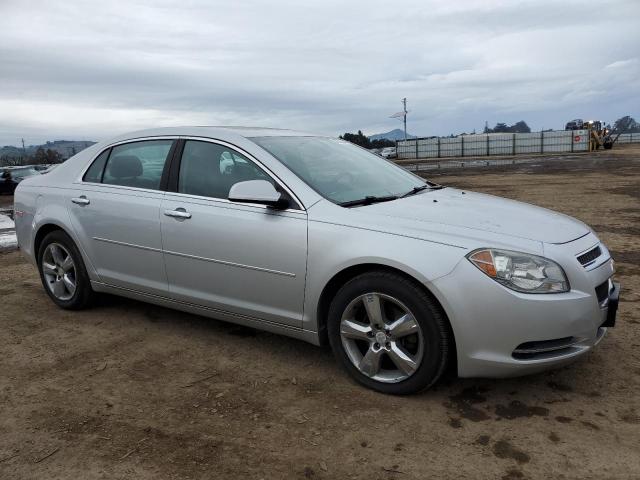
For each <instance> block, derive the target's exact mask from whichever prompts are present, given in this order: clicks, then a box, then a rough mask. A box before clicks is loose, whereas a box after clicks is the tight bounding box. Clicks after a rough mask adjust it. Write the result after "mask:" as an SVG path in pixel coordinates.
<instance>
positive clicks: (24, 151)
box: [22, 138, 27, 155]
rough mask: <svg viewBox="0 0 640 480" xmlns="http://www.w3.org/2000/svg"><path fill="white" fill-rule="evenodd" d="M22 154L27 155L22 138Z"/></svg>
mask: <svg viewBox="0 0 640 480" xmlns="http://www.w3.org/2000/svg"><path fill="white" fill-rule="evenodd" d="M22 153H24V154H25V155H26V154H27V151H26V150H25V148H24V138H23V139H22Z"/></svg>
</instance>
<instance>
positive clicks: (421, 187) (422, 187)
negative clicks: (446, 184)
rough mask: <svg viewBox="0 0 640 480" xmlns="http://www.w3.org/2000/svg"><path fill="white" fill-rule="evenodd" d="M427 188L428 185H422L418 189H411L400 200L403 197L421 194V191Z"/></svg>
mask: <svg viewBox="0 0 640 480" xmlns="http://www.w3.org/2000/svg"><path fill="white" fill-rule="evenodd" d="M429 187H430V185H428V184H426V183H425V184H424V185H420V186H419V187H413V188H412V189H411V190H409V191H408V192H407V193H405V194H404V195H401V196H400V198H404V197H408V196H411V195H415V194H416V193H418V192H421V191H423V190H425V189H427V188H429Z"/></svg>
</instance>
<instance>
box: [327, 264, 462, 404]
mask: <svg viewBox="0 0 640 480" xmlns="http://www.w3.org/2000/svg"><path fill="white" fill-rule="evenodd" d="M328 333H329V342H330V343H331V347H332V349H333V352H334V354H335V356H336V358H337V359H338V361H339V362H340V363H341V364H342V365H343V367H344V368H345V369H346V370H347V372H349V374H350V375H351V376H352V377H353V378H354V379H355V380H356V381H358V382H359V383H361V384H363V385H365V386H367V387H369V388H372V389H374V390H377V391H379V392H383V393H390V394H396V395H403V394H410V393H415V392H418V391H420V390H423V389H425V388H428V387H430V386H431V385H433V384H434V383H435V382H436V381H437V380H438V378H440V376H441V375H442V373H443V372H444V370H445V368H446V365H447V359H448V356H449V348H450V344H451V339H450V334H449V328H448V323H447V320H446V318H445V317H444V315H443V313H442V311H441V309H440V308H439V306H438V305H437V304H436V302H435V301H434V300H433V299H432V298H431V297H430V296H429V295H428V293H427V292H425V291H424V289H423V288H421V287H420V286H419V285H418V284H417V283H416V282H414V281H412V280H410V279H407V278H405V277H403V276H401V275H398V274H395V273H389V272H382V271H381V272H369V273H365V274H362V275H359V276H357V277H355V278H353V279H352V280H350V281H349V282H347V283H346V284H345V285H344V286H343V287H342V288H341V289H340V290H339V291H338V293H337V294H336V296H335V298H334V300H333V302H332V303H331V306H330V308H329V318H328Z"/></svg>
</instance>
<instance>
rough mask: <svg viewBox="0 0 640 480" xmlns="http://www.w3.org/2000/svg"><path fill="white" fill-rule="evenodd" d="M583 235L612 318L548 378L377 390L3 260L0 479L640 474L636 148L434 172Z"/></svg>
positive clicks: (325, 358)
mask: <svg viewBox="0 0 640 480" xmlns="http://www.w3.org/2000/svg"><path fill="white" fill-rule="evenodd" d="M430 178H432V179H434V180H435V181H437V182H440V183H443V184H445V185H451V186H457V187H461V188H465V189H473V190H478V191H483V192H488V193H493V194H497V195H502V196H505V197H509V198H515V199H519V200H524V201H527V202H531V203H534V204H538V205H542V206H545V207H550V208H554V209H556V210H559V211H562V212H564V213H567V214H569V215H573V216H575V217H577V218H579V219H581V220H583V221H585V222H587V223H589V224H590V225H592V226H593V227H594V228H595V229H596V231H597V232H598V233H599V235H600V236H601V238H602V240H604V241H605V242H606V244H607V245H608V246H609V247H610V249H611V251H612V254H613V256H614V258H615V259H616V261H617V268H618V274H617V278H618V279H619V280H620V281H621V283H622V286H623V290H622V301H621V305H620V311H619V315H618V325H617V326H616V328H615V329H613V330H611V331H610V332H609V335H608V336H607V338H605V340H604V341H603V342H602V343H601V345H600V347H599V348H597V349H596V350H595V351H594V352H592V353H591V354H590V355H588V356H587V357H586V358H584V359H582V360H580V361H578V362H577V363H575V364H573V365H571V366H569V367H566V368H564V369H562V370H559V371H554V372H547V373H544V374H539V375H535V376H529V377H524V378H518V379H510V380H483V379H477V380H458V379H453V378H450V379H447V380H445V381H444V382H442V383H441V384H439V385H438V386H437V387H436V388H434V389H432V390H431V391H428V392H424V393H422V394H420V395H415V396H411V397H390V396H384V395H381V394H377V393H374V392H372V391H369V390H366V389H364V388H362V387H360V386H357V385H356V384H354V383H353V382H352V381H351V380H349V379H348V378H347V376H346V374H344V373H343V372H342V371H341V370H340V369H339V368H338V365H337V364H336V363H335V362H334V360H333V358H332V355H331V353H330V352H329V350H327V349H321V348H316V347H313V346H310V345H307V344H305V343H303V342H300V341H296V340H292V339H289V338H285V337H279V336H276V335H271V334H267V333H262V332H257V331H254V330H250V329H246V328H239V327H237V326H234V325H231V324H227V323H223V322H218V321H214V320H210V319H205V318H202V317H198V316H194V315H188V314H185V313H180V312H175V311H172V310H168V309H164V308H160V307H155V306H151V305H146V304H143V303H139V302H135V301H130V300H124V299H119V298H115V297H105V298H104V299H102V300H101V302H100V304H99V305H98V306H96V307H95V308H93V309H91V310H88V311H84V312H67V311H63V310H60V309H57V308H56V307H54V305H53V304H52V303H51V302H50V301H49V300H48V298H47V297H46V296H45V294H44V292H43V289H42V287H41V285H40V282H39V279H38V276H37V274H36V271H35V269H34V268H33V267H31V265H29V264H27V263H26V262H25V261H24V260H23V259H22V258H21V256H20V254H19V253H17V252H13V253H6V254H2V255H0V331H1V332H2V335H0V478H3V479H22V478H25V479H26V478H47V479H53V478H69V479H78V478H82V479H94V478H96V479H97V478H104V479H107V478H108V479H112V478H123V479H124V478H127V479H130V478H135V479H161V478H162V479H164V478H179V479H186V478H192V479H196V478H197V479H200V478H202V479H204V478H233V479H236V478H256V479H260V478H264V479H272V478H301V479H304V478H311V479H323V478H326V479H329V478H331V479H346V478H366V479H427V478H447V479H448V478H451V479H454V478H455V479H459V478H469V479H478V478H503V479H512V480H516V479H524V478H563V479H572V478H576V479H577V478H580V479H585V478H593V479H602V478H616V479H623V478H639V477H640V348H639V347H640V147H631V148H620V149H618V150H614V151H612V152H606V153H605V152H598V153H596V154H591V155H585V156H582V157H579V158H578V159H565V160H562V159H552V160H548V161H545V162H542V161H541V162H540V163H528V164H523V165H516V166H513V167H507V168H491V167H489V168H486V169H482V170H476V171H470V170H463V169H460V170H455V171H449V172H448V173H447V174H446V175H440V176H437V177H436V176H431V177H430Z"/></svg>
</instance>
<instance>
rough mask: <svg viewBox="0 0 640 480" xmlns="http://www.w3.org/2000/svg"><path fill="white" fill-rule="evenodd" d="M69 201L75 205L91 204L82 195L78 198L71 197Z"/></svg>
mask: <svg viewBox="0 0 640 480" xmlns="http://www.w3.org/2000/svg"><path fill="white" fill-rule="evenodd" d="M71 201H72V202H73V203H75V204H76V205H89V204H90V203H91V202H90V201H89V199H88V198H87V197H85V196H84V195H80V196H79V197H73V198H72V199H71Z"/></svg>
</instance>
